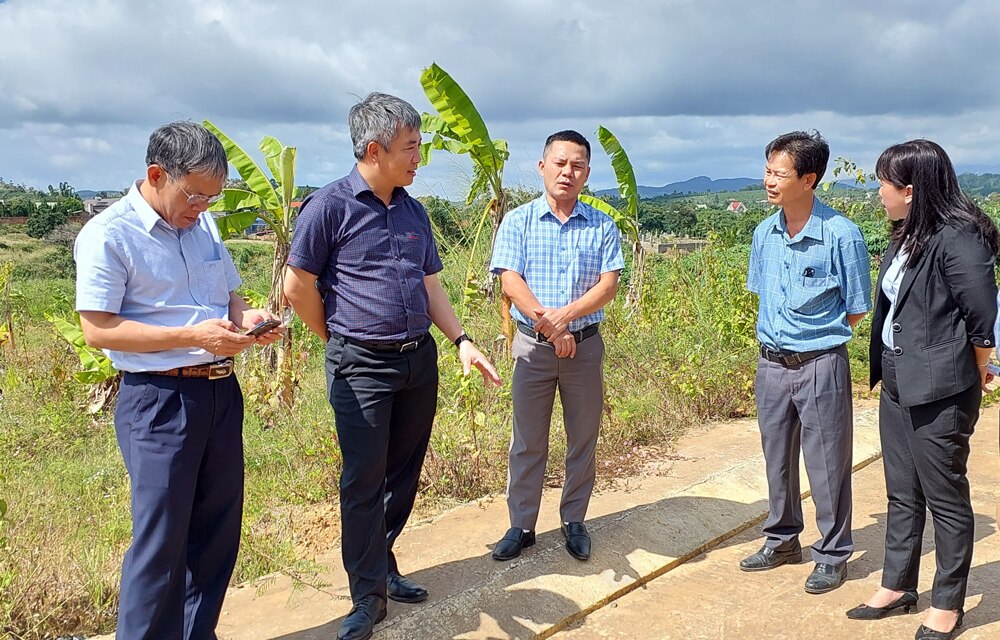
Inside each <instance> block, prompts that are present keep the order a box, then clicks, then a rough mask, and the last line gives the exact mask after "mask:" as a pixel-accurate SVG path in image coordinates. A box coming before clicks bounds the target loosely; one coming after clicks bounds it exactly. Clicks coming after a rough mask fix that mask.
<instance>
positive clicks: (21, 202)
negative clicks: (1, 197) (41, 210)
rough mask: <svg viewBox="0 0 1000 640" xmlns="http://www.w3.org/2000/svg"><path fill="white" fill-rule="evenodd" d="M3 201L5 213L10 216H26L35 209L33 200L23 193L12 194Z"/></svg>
mask: <svg viewBox="0 0 1000 640" xmlns="http://www.w3.org/2000/svg"><path fill="white" fill-rule="evenodd" d="M5 202H6V203H7V213H8V215H9V216H10V217H12V218H27V217H29V216H30V215H31V214H32V213H34V212H35V210H36V207H35V203H34V201H32V200H31V198H29V197H28V196H25V195H17V196H14V197H13V198H10V199H9V200H5Z"/></svg>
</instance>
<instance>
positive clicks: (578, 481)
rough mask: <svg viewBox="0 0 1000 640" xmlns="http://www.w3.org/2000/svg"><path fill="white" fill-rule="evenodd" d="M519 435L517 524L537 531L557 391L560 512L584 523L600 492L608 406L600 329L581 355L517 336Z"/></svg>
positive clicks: (511, 479) (514, 498)
mask: <svg viewBox="0 0 1000 640" xmlns="http://www.w3.org/2000/svg"><path fill="white" fill-rule="evenodd" d="M513 353H514V380H513V383H512V386H513V389H512V395H513V400H514V433H513V435H512V437H511V443H510V456H509V467H508V475H507V509H508V511H509V513H510V524H511V526H512V527H520V528H522V529H534V528H535V523H536V522H537V520H538V509H539V503H540V502H541V499H542V482H543V480H544V479H545V462H546V460H547V459H548V455H549V425H550V424H551V422H552V406H553V403H554V402H555V396H556V389H557V388H558V389H559V399H560V401H561V402H562V409H563V424H564V426H565V429H566V482H565V483H564V484H563V491H562V500H561V502H560V506H559V515H560V517H561V518H562V521H563V522H583V520H584V519H585V518H586V516H587V507H588V506H589V505H590V495H591V493H592V492H593V490H594V477H595V475H596V466H595V462H594V452H595V451H596V449H597V434H598V431H599V429H600V426H601V410H602V408H603V407H604V378H603V375H602V369H601V367H602V364H603V361H604V340H603V338H601V334H600V333H596V334H594V335H593V336H591V337H589V338H587V339H586V340H584V341H583V342H580V343H578V344H577V345H576V356H575V357H573V358H557V357H556V352H555V349H554V348H553V346H552V345H551V344H549V343H547V342H538V341H537V340H534V339H532V338H530V337H528V336H526V335H524V334H522V333H520V332H518V333H515V334H514V344H513Z"/></svg>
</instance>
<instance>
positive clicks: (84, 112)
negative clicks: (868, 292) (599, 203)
mask: <svg viewBox="0 0 1000 640" xmlns="http://www.w3.org/2000/svg"><path fill="white" fill-rule="evenodd" d="M998 36H1000V2H997V1H996V0H962V1H942V0H881V1H879V2H871V1H870V0H865V1H856V0H842V1H841V2H836V3H831V2H820V1H818V0H800V1H797V2H772V1H769V0H760V1H758V2H744V1H741V0H659V1H655V2H654V1H652V0H616V1H615V2H608V1H607V0H577V1H574V0H561V1H559V2H553V1H550V0H507V1H505V2H504V1H501V2H478V1H473V0H468V1H464V0H422V1H421V2H414V1H413V0H407V1H406V2H402V1H398V2H397V1H390V0H383V1H381V2H380V1H378V0H367V1H363V2H329V1H324V0H289V1H287V2H274V1H273V0H269V1H265V0H159V1H157V2H153V1H151V0H0V60H2V61H3V63H2V65H0V176H2V177H3V178H5V179H7V180H13V181H15V182H22V183H25V184H29V185H32V186H38V187H44V186H45V185H48V184H56V183H58V182H60V181H68V182H69V183H71V184H72V185H73V186H75V187H76V188H78V189H110V188H120V187H122V186H124V185H126V184H128V183H129V182H130V181H131V180H132V179H133V178H135V177H137V176H138V175H139V174H140V172H141V171H142V169H143V159H144V153H145V145H146V141H147V139H148V136H149V133H150V131H152V129H154V128H155V127H156V126H157V125H159V124H161V123H163V122H166V121H171V120H178V119H191V120H195V121H200V120H202V119H204V118H208V119H210V120H212V121H213V122H215V123H216V124H217V125H218V126H219V127H220V128H221V129H223V130H224V131H226V132H227V133H228V134H229V135H230V136H232V137H233V138H235V139H236V140H237V141H238V142H240V143H241V144H242V146H243V147H244V148H254V149H255V148H256V145H257V142H258V141H259V140H260V138H261V137H262V136H264V135H268V134H270V135H274V136H276V137H277V138H278V139H279V140H281V141H282V142H284V143H285V144H288V145H292V146H297V147H298V180H297V182H299V183H300V184H313V185H319V184H324V183H326V182H328V181H330V180H331V179H334V178H337V177H339V176H340V175H342V174H344V173H346V172H347V171H348V170H349V169H350V167H351V165H352V163H353V158H352V155H351V151H350V136H349V134H348V132H347V127H346V114H347V110H348V109H349V108H350V106H351V104H353V103H354V102H355V101H356V100H357V96H363V95H365V94H367V93H368V92H370V91H376V90H377V91H385V92H388V93H394V94H396V95H399V96H401V97H403V98H405V99H407V100H409V101H410V102H412V103H413V104H414V105H415V106H416V107H417V109H418V110H420V111H424V110H428V109H429V108H430V105H429V103H428V102H427V99H426V97H425V96H424V95H423V92H422V90H421V87H420V83H419V76H420V71H421V69H422V68H424V67H426V66H427V65H429V64H430V63H431V62H437V63H438V64H439V65H441V66H442V67H443V68H444V69H445V70H447V71H448V72H449V73H450V74H451V75H452V76H453V77H454V78H455V79H456V80H457V81H458V82H459V83H460V84H461V85H462V87H463V88H464V89H465V90H466V92H467V93H469V95H470V96H471V97H472V99H473V100H474V102H475V103H476V105H477V106H478V107H479V110H480V112H481V113H482V114H483V116H484V118H485V120H486V122H487V125H488V126H489V128H490V133H491V134H492V136H493V137H497V138H505V139H507V140H508V141H509V143H510V148H511V153H512V156H511V160H510V162H509V164H508V170H507V172H506V179H507V181H508V182H510V183H520V184H524V185H526V186H530V187H537V186H538V185H539V184H540V181H539V179H538V177H537V172H536V169H535V166H536V162H537V159H538V156H539V154H540V147H541V143H542V141H543V140H544V138H545V136H546V135H547V134H549V133H551V132H553V131H556V130H559V129H565V128H574V129H578V130H580V131H581V132H583V133H585V134H588V135H592V134H593V132H594V130H595V129H596V127H597V125H598V124H603V125H605V126H606V127H608V128H609V129H611V130H612V131H614V132H615V133H616V134H617V135H618V137H619V139H620V140H621V141H622V143H623V145H624V146H625V148H626V150H627V151H628V153H629V155H630V157H631V158H632V161H633V164H634V165H635V167H636V173H637V176H638V179H639V182H640V183H641V184H646V185H654V186H658V185H662V184H665V183H668V182H672V181H677V180H684V179H687V178H690V177H693V176H697V175H708V176H710V177H713V178H724V177H736V176H741V177H742V176H749V177H756V176H758V175H760V173H761V170H762V165H763V159H762V157H761V156H762V151H761V150H762V148H763V147H764V145H765V144H766V143H767V142H768V141H769V140H770V139H771V138H773V137H774V136H775V135H777V134H779V133H783V132H785V131H789V130H793V129H803V128H816V129H819V130H820V131H821V132H822V133H823V134H824V136H825V137H826V138H827V139H828V140H829V141H830V144H831V149H832V153H833V156H834V157H836V156H846V157H849V158H851V159H853V160H855V161H856V162H858V163H859V164H860V165H863V166H867V167H870V166H872V165H873V164H874V161H875V158H876V157H877V156H878V154H879V152H880V151H881V150H882V149H883V148H885V147H886V146H888V145H889V144H892V143H894V142H899V141H902V140H906V139H911V138H914V137H927V138H931V139H933V140H936V141H938V142H940V143H941V144H942V145H943V146H944V147H945V148H946V149H947V150H948V151H949V153H950V154H951V156H952V158H953V160H954V161H955V162H956V164H957V165H958V168H959V170H960V171H976V172H984V171H989V172H1000V74H998V73H997V69H998V67H1000V37H998ZM593 167H594V168H593V173H592V175H591V186H592V187H594V188H604V187H609V186H613V181H614V179H613V175H612V173H611V170H610V167H609V165H608V163H607V161H606V159H605V158H604V156H603V154H601V153H600V152H598V153H597V154H596V155H595V158H594V162H593ZM468 174H469V164H468V160H467V158H465V157H460V158H455V157H450V156H448V155H447V154H445V153H438V154H437V155H436V156H435V158H434V161H433V162H432V164H431V166H429V167H427V168H425V169H423V170H421V172H420V175H419V176H418V178H417V182H416V183H415V185H414V187H413V191H415V192H416V193H418V194H423V193H436V194H439V195H444V196H448V197H458V196H459V195H460V194H461V193H462V191H463V188H464V184H465V183H466V181H467V176H468Z"/></svg>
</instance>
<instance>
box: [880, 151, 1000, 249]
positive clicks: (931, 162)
mask: <svg viewBox="0 0 1000 640" xmlns="http://www.w3.org/2000/svg"><path fill="white" fill-rule="evenodd" d="M875 175H876V176H877V177H878V179H879V181H880V182H888V183H889V184H891V185H893V186H895V187H897V188H900V189H902V188H903V187H905V186H907V185H912V186H913V200H912V201H911V203H910V211H909V213H907V214H906V217H905V218H903V219H902V220H900V221H897V222H895V223H894V224H893V228H892V241H893V242H895V243H896V244H897V246H900V247H905V248H906V250H907V253H908V254H909V258H908V259H907V266H908V267H912V266H914V265H915V264H916V263H917V260H918V259H919V258H920V256H921V255H922V254H923V252H924V249H926V248H927V243H928V242H929V241H930V239H931V237H932V236H933V235H934V234H935V233H936V232H937V231H938V230H939V229H940V228H941V225H943V224H948V225H953V226H956V227H961V226H967V225H968V226H973V227H975V228H976V229H977V230H978V231H979V234H980V236H982V238H983V242H984V243H985V244H986V246H988V247H989V248H990V250H991V251H992V252H993V253H994V254H996V253H997V250H998V249H1000V232H998V231H997V227H996V225H995V224H993V221H992V220H990V219H989V217H987V216H986V214H985V213H983V211H982V209H980V208H979V206H978V205H976V203H975V202H973V201H972V200H970V199H969V198H968V196H966V195H965V194H964V193H962V189H961V188H960V187H959V186H958V176H956V175H955V167H954V166H952V164H951V160H950V159H949V158H948V154H947V153H945V151H944V149H942V148H941V146H940V145H939V144H937V143H936V142H931V141H930V140H910V141H909V142H903V143H900V144H895V145H893V146H891V147H889V148H888V149H886V150H885V151H883V152H882V155H881V156H879V158H878V162H876V163H875Z"/></svg>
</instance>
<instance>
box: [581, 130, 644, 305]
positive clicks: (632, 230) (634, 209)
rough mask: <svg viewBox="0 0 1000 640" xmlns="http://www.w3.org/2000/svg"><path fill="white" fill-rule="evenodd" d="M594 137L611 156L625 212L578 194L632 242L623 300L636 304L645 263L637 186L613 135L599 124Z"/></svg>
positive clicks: (626, 158)
mask: <svg viewBox="0 0 1000 640" xmlns="http://www.w3.org/2000/svg"><path fill="white" fill-rule="evenodd" d="M597 139H598V140H599V141H600V143H601V147H603V148H604V152H605V153H606V154H608V157H609V158H610V159H611V167H612V169H614V172H615V179H616V180H617V181H618V193H619V194H620V195H621V197H622V200H624V201H625V211H621V210H619V209H618V208H616V207H614V206H612V205H610V204H609V203H607V202H605V201H604V200H601V199H600V198H596V197H594V196H589V195H581V196H580V200H581V201H583V202H585V203H587V204H589V205H590V206H592V207H594V208H595V209H597V210H599V211H603V212H604V213H606V214H608V215H609V216H611V219H612V220H614V221H615V225H616V226H617V227H618V230H619V231H620V232H621V234H622V235H623V236H624V237H625V238H627V239H628V241H629V242H630V243H631V244H632V277H631V278H630V280H629V286H628V292H627V293H626V295H625V302H626V304H627V305H628V306H630V307H633V306H635V305H636V304H638V302H639V298H640V297H641V295H642V279H643V272H644V270H645V262H646V261H645V259H644V254H643V250H642V243H641V242H640V241H639V188H638V186H637V185H636V181H635V170H634V169H633V168H632V163H631V161H629V159H628V154H627V153H625V149H624V147H622V145H621V143H620V142H619V141H618V138H617V137H615V134H613V133H611V131H609V130H608V129H606V128H605V127H604V126H603V125H599V126H598V127H597Z"/></svg>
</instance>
